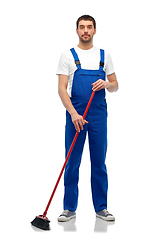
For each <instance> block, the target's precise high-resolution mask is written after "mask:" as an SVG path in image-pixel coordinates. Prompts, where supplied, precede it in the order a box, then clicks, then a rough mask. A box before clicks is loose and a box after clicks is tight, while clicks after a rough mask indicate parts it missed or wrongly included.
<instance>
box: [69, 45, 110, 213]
mask: <svg viewBox="0 0 160 240" xmlns="http://www.w3.org/2000/svg"><path fill="white" fill-rule="evenodd" d="M71 52H72V55H73V57H74V60H75V64H76V66H77V70H76V71H75V73H74V78H73V85H72V97H71V101H72V104H73V106H74V108H75V109H76V111H77V112H78V114H80V115H82V116H83V114H84V111H85V108H86V106H87V103H88V100H89V98H90V96H91V93H92V85H91V84H92V83H94V82H96V81H97V80H98V79H103V80H105V79H106V74H105V72H104V70H103V66H104V51H103V50H100V58H101V60H100V67H99V69H98V70H86V69H82V68H81V64H80V61H79V59H78V55H77V53H76V52H75V50H74V48H72V49H71ZM85 119H86V120H87V121H88V122H89V123H88V124H85V125H84V129H83V130H81V131H80V133H79V135H78V138H77V141H76V143H75V146H74V148H73V151H72V153H71V156H70V158H69V160H68V163H67V165H66V168H65V174H64V186H65V193H64V210H66V209H68V210H69V211H76V208H77V204H78V180H79V167H80V163H81V157H82V152H83V147H84V143H85V139H86V133H87V132H88V139H89V149H90V159H91V189H92V199H93V205H94V209H95V212H99V211H101V210H103V209H107V190H108V177H107V170H106V165H105V158H106V151H107V104H106V100H105V90H104V89H102V90H100V91H97V92H95V95H94V98H93V100H92V103H91V105H90V108H89V111H88V113H87V116H86V118H85ZM75 134H76V130H75V127H74V124H73V123H72V120H71V116H70V114H69V113H68V111H66V131H65V147H66V156H67V153H68V151H69V148H70V146H71V143H72V141H73V138H74V136H75Z"/></svg>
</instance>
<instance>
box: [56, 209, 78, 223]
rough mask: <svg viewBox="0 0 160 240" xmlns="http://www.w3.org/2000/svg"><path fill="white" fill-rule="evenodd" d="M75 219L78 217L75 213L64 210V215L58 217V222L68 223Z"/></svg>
mask: <svg viewBox="0 0 160 240" xmlns="http://www.w3.org/2000/svg"><path fill="white" fill-rule="evenodd" d="M75 217H76V213H75V212H71V211H69V210H64V211H63V213H62V214H61V215H60V216H59V217H58V222H67V221H69V220H71V219H72V218H75Z"/></svg>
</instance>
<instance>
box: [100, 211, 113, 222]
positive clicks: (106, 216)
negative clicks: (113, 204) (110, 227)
mask: <svg viewBox="0 0 160 240" xmlns="http://www.w3.org/2000/svg"><path fill="white" fill-rule="evenodd" d="M96 217H99V218H101V219H103V220H105V221H115V217H114V216H113V215H112V214H110V213H109V212H108V211H107V209H104V210H102V211H100V212H97V213H96Z"/></svg>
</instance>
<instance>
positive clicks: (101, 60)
mask: <svg viewBox="0 0 160 240" xmlns="http://www.w3.org/2000/svg"><path fill="white" fill-rule="evenodd" d="M103 68H104V50H103V49H100V64H99V69H102V70H103Z"/></svg>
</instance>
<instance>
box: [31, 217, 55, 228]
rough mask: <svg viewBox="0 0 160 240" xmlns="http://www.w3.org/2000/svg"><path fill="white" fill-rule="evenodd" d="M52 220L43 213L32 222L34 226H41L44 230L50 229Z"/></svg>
mask: <svg viewBox="0 0 160 240" xmlns="http://www.w3.org/2000/svg"><path fill="white" fill-rule="evenodd" d="M49 223H50V221H49V220H48V218H47V217H46V216H43V215H39V216H37V217H36V218H35V219H34V220H33V221H32V222H31V224H32V225H33V226H34V227H37V228H40V229H42V230H50V226H49Z"/></svg>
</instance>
